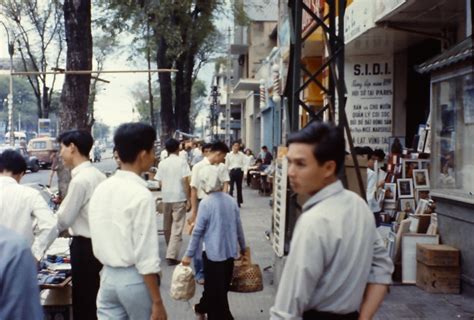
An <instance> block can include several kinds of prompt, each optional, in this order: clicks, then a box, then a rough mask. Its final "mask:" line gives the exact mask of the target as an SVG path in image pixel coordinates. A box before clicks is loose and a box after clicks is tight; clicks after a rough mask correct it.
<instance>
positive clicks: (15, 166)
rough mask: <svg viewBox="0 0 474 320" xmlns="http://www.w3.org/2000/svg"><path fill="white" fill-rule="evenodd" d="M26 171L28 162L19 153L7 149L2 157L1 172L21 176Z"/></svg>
mask: <svg viewBox="0 0 474 320" xmlns="http://www.w3.org/2000/svg"><path fill="white" fill-rule="evenodd" d="M26 169H27V166H26V160H25V158H23V156H22V155H21V154H20V153H19V152H18V151H15V150H13V149H7V150H5V151H3V153H2V154H1V155H0V171H9V172H11V173H13V174H21V173H25V172H26Z"/></svg>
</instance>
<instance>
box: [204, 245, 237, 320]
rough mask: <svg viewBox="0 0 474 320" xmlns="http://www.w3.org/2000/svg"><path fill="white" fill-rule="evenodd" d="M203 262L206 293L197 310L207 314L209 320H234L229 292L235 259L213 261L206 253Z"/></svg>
mask: <svg viewBox="0 0 474 320" xmlns="http://www.w3.org/2000/svg"><path fill="white" fill-rule="evenodd" d="M202 260H203V262H204V291H203V293H202V297H201V300H200V301H199V303H198V304H197V305H196V307H195V310H196V311H197V312H199V313H202V314H204V313H207V319H208V320H233V319H234V317H232V313H231V312H230V309H229V300H228V299H227V292H229V286H230V281H231V280H232V272H233V271H234V259H232V258H230V259H227V260H225V261H219V262H215V261H211V260H209V259H208V258H207V255H206V252H205V251H204V252H203V253H202Z"/></svg>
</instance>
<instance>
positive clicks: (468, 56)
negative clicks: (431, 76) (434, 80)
mask: <svg viewBox="0 0 474 320" xmlns="http://www.w3.org/2000/svg"><path fill="white" fill-rule="evenodd" d="M473 59H474V49H473V47H472V38H471V37H468V38H466V39H465V40H463V41H462V42H460V43H458V44H457V45H455V46H454V47H452V48H451V49H448V50H446V51H445V52H443V53H441V54H440V55H438V56H436V57H433V58H431V59H430V60H428V61H426V62H424V63H422V64H420V65H419V66H417V67H416V71H418V72H419V73H427V72H431V71H433V70H436V69H441V68H444V67H447V66H449V65H452V64H454V63H458V62H462V61H465V60H473Z"/></svg>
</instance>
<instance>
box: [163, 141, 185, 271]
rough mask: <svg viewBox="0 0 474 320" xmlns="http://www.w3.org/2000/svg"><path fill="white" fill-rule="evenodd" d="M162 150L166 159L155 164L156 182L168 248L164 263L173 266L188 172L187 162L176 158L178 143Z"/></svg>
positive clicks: (182, 224) (179, 243)
mask: <svg viewBox="0 0 474 320" xmlns="http://www.w3.org/2000/svg"><path fill="white" fill-rule="evenodd" d="M165 147H166V151H168V154H169V156H168V158H166V159H165V160H163V161H161V162H160V164H159V165H158V172H157V174H156V180H158V181H160V183H161V196H162V202H163V216H164V217H163V231H164V234H165V240H166V244H167V246H168V249H167V250H166V260H167V262H168V265H176V264H179V260H178V255H179V251H180V249H181V244H182V242H183V237H182V234H183V229H184V224H185V222H186V211H188V209H190V208H191V200H190V196H191V195H190V192H191V191H190V187H189V179H190V177H191V170H190V169H189V165H188V163H187V162H186V161H185V160H184V159H182V158H180V157H179V156H178V153H179V141H178V140H175V139H169V140H167V141H166V143H165Z"/></svg>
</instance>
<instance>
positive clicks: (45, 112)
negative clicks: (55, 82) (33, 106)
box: [41, 83, 49, 118]
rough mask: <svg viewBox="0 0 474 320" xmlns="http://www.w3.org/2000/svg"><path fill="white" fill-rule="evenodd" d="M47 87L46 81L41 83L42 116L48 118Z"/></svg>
mask: <svg viewBox="0 0 474 320" xmlns="http://www.w3.org/2000/svg"><path fill="white" fill-rule="evenodd" d="M48 90H49V88H48V87H47V86H46V83H43V92H42V93H41V94H42V102H43V103H42V109H43V110H42V112H41V117H42V118H49V96H48Z"/></svg>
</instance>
